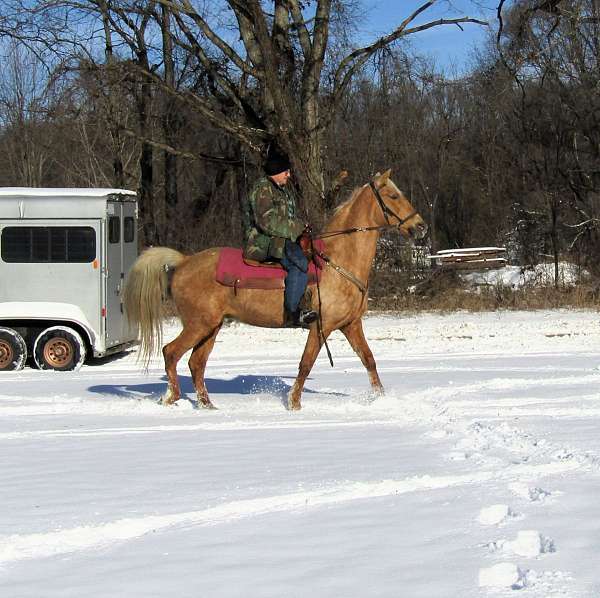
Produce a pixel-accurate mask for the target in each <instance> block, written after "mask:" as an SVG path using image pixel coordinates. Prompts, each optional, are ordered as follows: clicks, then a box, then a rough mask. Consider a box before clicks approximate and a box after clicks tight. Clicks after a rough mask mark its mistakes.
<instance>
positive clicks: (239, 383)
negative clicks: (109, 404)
mask: <svg viewBox="0 0 600 598" xmlns="http://www.w3.org/2000/svg"><path fill="white" fill-rule="evenodd" d="M161 380H163V382H160V383H159V382H150V383H145V384H96V385H94V386H90V387H89V388H88V390H89V391H90V392H93V393H96V394H101V395H103V396H107V395H108V396H114V397H120V398H125V399H135V400H137V401H139V400H142V399H144V400H151V401H155V402H159V401H160V399H161V397H162V395H163V394H164V392H165V390H166V382H167V377H166V376H162V378H161ZM286 380H291V381H292V382H293V380H295V378H294V377H292V376H253V375H243V376H236V377H235V378H232V379H230V380H222V379H220V378H206V379H205V384H206V389H207V390H208V394H209V395H218V394H231V395H253V394H268V395H271V396H274V397H277V398H279V399H280V400H281V401H282V403H284V404H287V395H288V394H289V392H290V390H291V388H292V386H291V384H289V383H288V382H286ZM309 380H310V378H309ZM179 384H180V387H181V393H182V397H181V398H182V399H183V400H187V401H189V402H190V403H191V404H192V406H193V407H194V408H196V409H197V408H198V404H197V401H196V400H195V399H190V398H189V397H187V396H186V395H187V394H188V393H189V394H190V395H192V396H195V394H196V391H195V389H194V385H193V383H192V377H191V376H182V375H180V376H179ZM304 393H305V394H325V395H333V396H347V395H346V394H345V393H341V392H319V393H317V391H315V390H310V389H309V388H305V389H304Z"/></svg>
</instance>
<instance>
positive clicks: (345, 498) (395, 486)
mask: <svg viewBox="0 0 600 598" xmlns="http://www.w3.org/2000/svg"><path fill="white" fill-rule="evenodd" d="M580 468H581V465H580V464H579V463H576V462H574V461H563V462H554V463H548V464H543V465H527V464H519V465H514V466H511V467H508V468H505V469H503V470H501V471H481V472H473V473H470V474H465V475H457V476H429V475H424V476H416V477H410V478H405V479H401V480H382V481H379V482H352V483H348V484H340V485H336V486H330V487H326V488H321V489H317V490H311V491H305V492H295V493H289V494H280V495H274V496H267V497H261V498H254V499H245V500H236V501H231V502H226V503H223V504H221V505H217V506H214V507H209V508H207V509H203V510H198V511H187V512H183V513H172V514H169V515H150V516H147V517H136V518H125V519H118V520H116V521H112V522H109V523H103V524H100V525H90V526H80V527H75V528H70V529H63V530H56V531H50V532H40V533H35V534H24V535H20V534H13V535H10V536H0V566H2V565H7V564H10V563H15V562H18V561H21V560H27V559H39V558H47V557H52V556H57V555H61V554H67V553H73V552H78V551H82V550H93V549H100V548H105V547H107V546H110V545H111V544H114V543H117V542H125V541H131V540H136V539H137V538H140V537H142V536H144V535H146V534H148V533H156V532H161V531H167V530H169V529H172V528H178V527H182V526H207V525H218V524H223V523H231V522H234V521H239V520H242V519H246V518H248V517H257V516H261V515H268V514H270V513H278V512H286V511H292V512H293V511H303V510H306V509H314V508H320V507H325V506H334V505H338V504H341V503H347V502H350V501H355V500H366V499H373V498H384V497H387V496H398V495H402V494H407V493H410V492H419V491H425V490H439V489H443V488H451V487H457V486H465V485H469V484H479V483H483V482H489V481H492V480H511V481H512V480H518V481H522V480H523V478H527V477H535V478H539V477H544V476H548V475H556V474H562V473H566V472H568V471H574V470H575V469H580Z"/></svg>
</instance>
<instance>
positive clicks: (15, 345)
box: [0, 328, 27, 372]
mask: <svg viewBox="0 0 600 598" xmlns="http://www.w3.org/2000/svg"><path fill="white" fill-rule="evenodd" d="M26 361H27V345H26V344H25V341H24V340H23V337H22V336H21V335H20V334H19V333H18V332H17V331H16V330H13V329H12V328H0V371H4V372H9V371H15V370H22V369H23V367H25V362H26Z"/></svg>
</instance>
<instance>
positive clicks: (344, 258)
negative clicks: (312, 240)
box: [325, 186, 379, 283]
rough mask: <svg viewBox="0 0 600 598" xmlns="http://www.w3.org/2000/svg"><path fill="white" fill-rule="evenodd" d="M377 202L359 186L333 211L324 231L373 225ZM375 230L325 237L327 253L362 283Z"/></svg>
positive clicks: (366, 276) (368, 269)
mask: <svg viewBox="0 0 600 598" xmlns="http://www.w3.org/2000/svg"><path fill="white" fill-rule="evenodd" d="M377 208H378V206H377V203H376V202H375V200H374V199H373V200H371V198H370V197H369V192H368V189H367V188H366V186H365V187H362V188H361V189H359V190H358V191H357V192H356V193H355V194H354V196H353V197H352V198H351V199H350V200H348V202H346V203H345V204H343V205H342V206H341V207H340V208H338V210H337V211H336V212H335V214H334V215H333V217H332V218H331V220H330V221H329V222H328V223H327V226H326V227H325V232H334V231H341V230H346V229H349V228H354V227H369V226H377V225H378V224H379V223H378V222H377V215H378V211H377ZM378 238H379V231H369V232H357V233H349V234H341V235H336V236H334V237H331V238H329V239H327V240H326V241H325V242H326V244H327V254H328V255H329V256H330V257H331V259H332V260H333V261H334V262H335V263H336V264H339V265H341V266H344V267H345V268H347V269H348V270H350V271H351V272H352V273H354V274H355V275H356V276H357V277H358V278H360V279H361V280H363V281H364V282H365V283H366V282H367V281H368V279H369V274H370V272H371V266H372V264H373V259H374V258H375V252H376V251H377V239H378Z"/></svg>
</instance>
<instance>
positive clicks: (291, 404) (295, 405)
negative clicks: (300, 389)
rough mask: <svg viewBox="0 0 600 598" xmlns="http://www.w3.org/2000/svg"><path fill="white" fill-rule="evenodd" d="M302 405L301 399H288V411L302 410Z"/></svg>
mask: <svg viewBox="0 0 600 598" xmlns="http://www.w3.org/2000/svg"><path fill="white" fill-rule="evenodd" d="M300 409H302V405H301V404H300V401H288V411H300Z"/></svg>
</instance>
